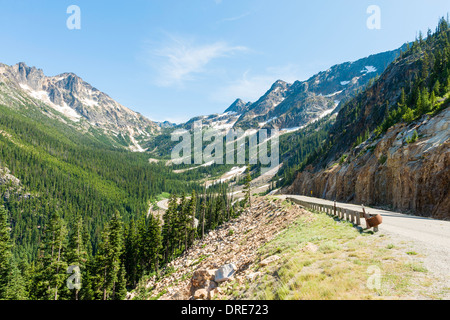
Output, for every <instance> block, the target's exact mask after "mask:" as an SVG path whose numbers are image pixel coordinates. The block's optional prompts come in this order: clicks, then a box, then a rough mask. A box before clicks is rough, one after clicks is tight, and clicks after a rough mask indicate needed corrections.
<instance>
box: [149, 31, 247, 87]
mask: <svg viewBox="0 0 450 320" xmlns="http://www.w3.org/2000/svg"><path fill="white" fill-rule="evenodd" d="M169 38H170V41H169V43H168V44H165V45H163V46H162V47H160V48H158V49H153V50H150V54H151V59H149V60H148V61H149V62H150V64H151V65H153V67H154V68H155V69H156V71H157V73H158V78H157V79H156V84H157V85H159V86H164V87H168V86H173V85H183V84H184V82H185V81H190V80H193V79H194V75H195V74H202V73H206V72H207V71H208V70H207V68H206V67H207V65H208V64H210V62H211V61H212V60H214V59H217V58H222V57H229V56H231V55H233V54H234V53H237V52H243V51H246V50H247V48H246V47H243V46H231V45H229V44H228V43H226V42H224V41H218V42H214V43H210V44H201V45H198V44H195V43H194V42H193V41H192V40H186V39H180V38H177V37H174V36H169Z"/></svg>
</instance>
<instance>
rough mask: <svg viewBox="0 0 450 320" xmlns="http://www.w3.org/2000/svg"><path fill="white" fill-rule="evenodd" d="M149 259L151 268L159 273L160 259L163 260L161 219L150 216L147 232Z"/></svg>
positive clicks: (146, 243)
mask: <svg viewBox="0 0 450 320" xmlns="http://www.w3.org/2000/svg"><path fill="white" fill-rule="evenodd" d="M145 245H146V247H147V259H148V264H149V270H150V271H152V272H156V273H157V274H159V261H160V260H161V249H162V236H161V225H160V221H159V219H157V218H155V217H153V216H150V217H149V221H148V228H147V232H146V242H145Z"/></svg>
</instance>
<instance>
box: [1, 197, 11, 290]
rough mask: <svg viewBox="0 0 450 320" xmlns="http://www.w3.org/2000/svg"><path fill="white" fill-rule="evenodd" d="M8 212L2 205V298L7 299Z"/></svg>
mask: <svg viewBox="0 0 450 320" xmlns="http://www.w3.org/2000/svg"><path fill="white" fill-rule="evenodd" d="M9 233H10V227H9V224H8V212H7V211H6V209H5V208H4V207H3V205H0V299H5V292H6V289H7V286H8V275H9V273H10V271H11V258H12V254H11V248H12V245H11V242H10V235H9Z"/></svg>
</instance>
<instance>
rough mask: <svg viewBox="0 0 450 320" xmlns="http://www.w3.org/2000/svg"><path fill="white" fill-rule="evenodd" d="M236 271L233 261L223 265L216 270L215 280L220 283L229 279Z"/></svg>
mask: <svg viewBox="0 0 450 320" xmlns="http://www.w3.org/2000/svg"><path fill="white" fill-rule="evenodd" d="M235 273H236V266H235V265H234V264H233V263H229V264H226V265H223V266H222V267H220V268H219V269H217V270H216V274H215V282H217V283H221V282H225V281H228V280H230V279H231V278H232V277H233V275H234V274H235Z"/></svg>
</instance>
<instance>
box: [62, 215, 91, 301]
mask: <svg viewBox="0 0 450 320" xmlns="http://www.w3.org/2000/svg"><path fill="white" fill-rule="evenodd" d="M83 236H84V233H83V218H82V217H81V216H77V217H75V219H74V222H73V223H72V227H71V234H70V237H69V244H68V246H67V252H66V260H67V264H68V265H70V266H78V268H79V269H80V272H81V277H82V275H83V273H84V271H85V267H86V262H87V259H88V252H87V249H86V245H85V243H86V241H85V239H83ZM80 281H81V282H82V281H83V279H82V278H81V279H80ZM79 291H80V290H79V289H76V288H75V289H74V292H73V294H72V298H73V299H74V300H78V298H79V297H78V295H79Z"/></svg>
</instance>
